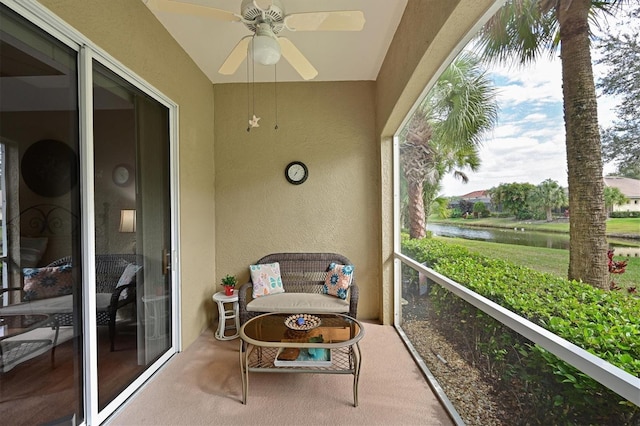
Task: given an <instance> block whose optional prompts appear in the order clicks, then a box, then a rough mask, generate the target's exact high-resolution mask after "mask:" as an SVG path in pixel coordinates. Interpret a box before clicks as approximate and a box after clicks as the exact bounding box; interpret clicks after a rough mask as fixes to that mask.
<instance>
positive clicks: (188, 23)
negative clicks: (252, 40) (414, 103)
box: [142, 0, 407, 83]
mask: <svg viewBox="0 0 640 426" xmlns="http://www.w3.org/2000/svg"><path fill="white" fill-rule="evenodd" d="M142 1H143V2H144V1H145V0H142ZM176 1H180V2H184V3H193V4H197V5H201V6H210V7H214V8H216V9H222V10H228V11H231V12H234V13H236V14H240V3H241V0H176ZM281 3H282V5H283V8H284V12H285V14H290V13H299V12H316V11H333V10H362V11H363V12H364V17H365V20H366V22H365V24H364V29H363V30H362V31H360V32H352V31H340V32H293V31H288V30H284V31H283V32H282V33H280V36H285V37H287V38H289V39H290V40H291V41H292V42H293V43H294V44H295V46H296V47H297V48H298V49H299V50H300V51H301V52H302V54H303V55H304V56H305V57H306V58H307V59H308V60H309V61H310V62H311V64H312V65H313V66H314V67H315V68H316V69H317V70H318V76H317V77H316V78H315V79H313V80H312V81H349V80H375V79H376V78H377V76H378V71H379V70H380V66H381V65H382V61H383V60H384V57H385V55H386V52H387V49H388V48H389V44H390V43H391V40H392V39H393V35H394V33H395V31H396V28H397V26H398V23H399V22H400V18H401V17H402V13H403V12H404V9H405V6H406V5H407V0H281ZM152 11H153V13H154V14H155V15H156V17H157V18H158V20H159V21H160V22H161V23H162V25H164V27H165V28H166V29H167V30H168V31H169V33H171V35H172V36H173V37H174V38H175V39H176V41H177V42H178V43H179V44H180V45H181V46H182V48H183V49H184V50H185V51H186V52H187V53H188V54H189V56H191V58H192V59H193V60H194V61H195V63H196V64H197V65H198V66H199V67H200V69H202V71H203V72H204V73H205V74H206V75H207V76H208V77H209V79H210V80H211V82H213V83H235V82H246V81H247V61H246V59H245V61H244V62H243V63H242V64H241V65H240V67H239V68H238V70H237V71H236V72H235V74H233V75H222V74H219V73H218V69H219V68H220V66H221V65H222V63H223V62H224V60H225V59H226V57H227V55H228V54H229V52H231V50H232V49H233V47H234V46H235V45H236V43H237V42H238V41H239V40H240V39H241V38H242V37H244V36H246V35H250V34H251V32H250V31H249V30H248V29H247V28H246V27H245V26H244V25H243V24H242V23H239V22H223V21H217V20H214V19H212V18H203V17H197V16H187V15H178V14H173V13H168V12H162V11H156V10H153V9H152ZM249 71H250V72H251V70H249ZM254 72H255V81H267V82H269V81H274V75H275V74H276V73H277V81H303V80H302V78H301V77H300V76H299V75H298V73H296V72H295V70H294V69H293V68H292V67H291V66H290V65H289V63H288V62H287V61H286V60H285V59H284V58H281V59H280V62H278V64H277V68H276V70H275V72H274V67H273V66H264V65H260V64H256V65H255V70H254Z"/></svg>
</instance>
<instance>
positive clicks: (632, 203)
mask: <svg viewBox="0 0 640 426" xmlns="http://www.w3.org/2000/svg"><path fill="white" fill-rule="evenodd" d="M604 184H605V185H606V186H609V187H611V188H618V189H619V190H620V192H622V193H623V194H624V196H625V197H627V199H628V200H629V201H628V202H627V203H626V204H622V205H620V206H613V211H614V212H638V211H640V180H638V179H631V178H626V177H618V176H606V177H605V178H604Z"/></svg>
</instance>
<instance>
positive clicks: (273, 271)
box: [249, 262, 284, 298]
mask: <svg viewBox="0 0 640 426" xmlns="http://www.w3.org/2000/svg"><path fill="white" fill-rule="evenodd" d="M249 271H250V272H251V282H252V283H253V297H254V298H257V297H263V296H269V295H270V294H278V293H284V287H283V286H282V277H281V276H280V264H279V263H278V262H275V263H265V264H259V265H249Z"/></svg>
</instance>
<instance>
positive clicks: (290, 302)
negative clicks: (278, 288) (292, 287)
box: [247, 293, 349, 314]
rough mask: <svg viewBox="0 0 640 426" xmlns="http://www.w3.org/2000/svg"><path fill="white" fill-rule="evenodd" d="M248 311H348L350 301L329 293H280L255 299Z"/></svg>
mask: <svg viewBox="0 0 640 426" xmlns="http://www.w3.org/2000/svg"><path fill="white" fill-rule="evenodd" d="M247 311H249V312H277V313H283V314H298V313H306V314H323V313H348V312H349V302H348V301H346V300H342V299H339V298H337V297H333V296H329V295H327V294H319V293H280V294H273V295H270V296H269V297H259V298H257V299H253V300H252V301H251V302H249V303H247Z"/></svg>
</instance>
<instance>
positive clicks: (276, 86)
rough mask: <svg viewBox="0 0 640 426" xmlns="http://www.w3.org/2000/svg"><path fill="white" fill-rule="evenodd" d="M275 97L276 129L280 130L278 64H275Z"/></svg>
mask: <svg viewBox="0 0 640 426" xmlns="http://www.w3.org/2000/svg"><path fill="white" fill-rule="evenodd" d="M273 98H274V100H275V106H276V127H274V129H275V130H278V64H275V65H274V66H273Z"/></svg>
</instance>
